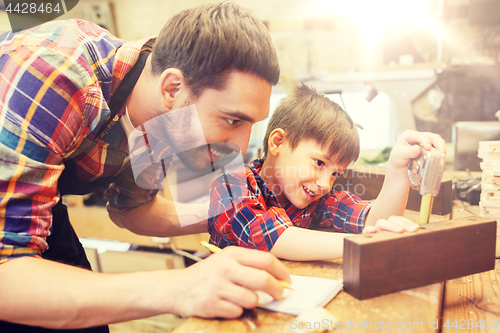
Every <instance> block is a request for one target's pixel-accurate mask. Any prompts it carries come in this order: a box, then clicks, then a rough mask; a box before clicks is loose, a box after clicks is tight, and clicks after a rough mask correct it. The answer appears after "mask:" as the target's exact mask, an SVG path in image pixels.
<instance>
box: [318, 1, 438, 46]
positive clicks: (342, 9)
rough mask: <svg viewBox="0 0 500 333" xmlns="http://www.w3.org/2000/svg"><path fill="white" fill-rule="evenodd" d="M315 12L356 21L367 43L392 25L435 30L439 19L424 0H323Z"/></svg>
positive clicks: (375, 40) (371, 41) (376, 39)
mask: <svg viewBox="0 0 500 333" xmlns="http://www.w3.org/2000/svg"><path fill="white" fill-rule="evenodd" d="M317 11H318V13H321V15H328V16H343V17H347V18H348V19H350V20H352V21H353V22H355V23H356V24H357V25H358V27H359V28H360V30H361V31H362V33H363V36H364V38H365V42H366V43H367V45H368V46H370V47H371V46H373V45H374V44H375V43H376V42H377V41H378V40H379V39H380V37H382V35H383V34H384V33H385V32H386V31H388V30H389V29H391V28H394V27H397V26H404V25H413V26H418V27H423V28H427V29H430V30H433V31H436V32H437V31H438V29H439V22H438V19H437V18H436V17H434V16H433V15H432V14H431V13H430V12H429V9H428V8H427V6H426V3H425V0H377V1H375V0H324V1H323V2H322V3H321V4H320V6H318V8H317Z"/></svg>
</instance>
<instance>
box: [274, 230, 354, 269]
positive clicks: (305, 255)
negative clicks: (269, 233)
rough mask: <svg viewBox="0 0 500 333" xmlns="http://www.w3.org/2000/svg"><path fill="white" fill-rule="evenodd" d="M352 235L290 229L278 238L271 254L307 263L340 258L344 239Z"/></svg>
mask: <svg viewBox="0 0 500 333" xmlns="http://www.w3.org/2000/svg"><path fill="white" fill-rule="evenodd" d="M349 236H352V234H345V233H337V232H324V231H318V230H310V229H304V228H297V227H290V228H288V229H286V230H285V231H284V232H283V233H282V234H281V236H280V237H279V238H278V240H277V241H276V243H275V244H274V246H273V248H272V249H271V251H270V252H271V254H274V255H275V256H276V257H278V258H280V259H287V260H295V261H308V260H333V259H339V258H342V254H343V249H344V238H345V237H349Z"/></svg>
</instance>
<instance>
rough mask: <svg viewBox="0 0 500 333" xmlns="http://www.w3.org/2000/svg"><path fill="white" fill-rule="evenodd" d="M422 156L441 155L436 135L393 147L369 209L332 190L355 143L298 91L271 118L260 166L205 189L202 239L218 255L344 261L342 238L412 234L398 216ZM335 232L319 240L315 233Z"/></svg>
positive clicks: (316, 98) (333, 114)
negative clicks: (240, 252) (250, 252)
mask: <svg viewBox="0 0 500 333" xmlns="http://www.w3.org/2000/svg"><path fill="white" fill-rule="evenodd" d="M420 146H422V147H423V149H427V150H428V149H430V148H431V146H434V147H436V148H437V149H438V150H440V151H441V152H444V151H445V149H444V140H443V139H442V138H441V137H440V136H439V135H437V134H432V133H419V132H415V131H406V132H404V133H403V134H402V136H401V137H400V139H399V140H398V142H397V143H396V145H395V146H394V148H393V150H392V153H391V156H390V158H389V161H388V163H387V169H386V170H387V172H386V177H385V181H384V185H383V187H382V190H381V191H380V194H379V196H378V198H377V200H376V201H375V203H372V202H368V201H362V200H361V199H360V198H359V197H356V196H354V195H353V194H351V193H348V192H344V191H337V190H335V189H332V187H333V183H334V181H335V179H336V178H337V177H339V176H341V175H342V172H343V171H344V170H345V169H346V168H347V167H348V166H349V165H350V164H351V163H353V162H354V161H356V159H357V158H358V156H359V149H360V148H359V136H358V132H357V129H356V126H355V125H354V123H353V122H352V120H351V118H350V117H349V115H348V114H347V113H346V112H345V111H344V110H342V108H341V107H340V106H339V105H337V104H336V103H334V102H332V101H330V100H329V99H328V98H326V97H324V96H322V95H319V94H318V93H316V91H315V90H313V89H311V88H309V87H307V86H305V85H303V86H301V87H298V88H296V90H295V92H294V94H292V95H291V96H288V97H286V98H285V99H284V100H283V101H282V103H281V104H280V106H279V107H278V108H277V109H276V111H275V112H274V114H273V116H272V118H271V120H270V122H269V125H268V128H267V132H266V136H265V138H264V158H263V159H262V160H259V159H257V160H254V161H252V162H251V163H250V164H249V165H245V166H243V167H242V168H240V169H238V170H236V171H235V172H234V173H230V174H225V175H224V174H223V175H221V176H220V177H218V178H217V179H216V180H215V181H214V182H213V183H212V186H211V191H210V195H211V199H210V212H209V216H210V218H209V223H208V231H209V233H210V234H211V237H210V242H211V243H212V244H215V245H217V246H219V247H226V246H228V245H238V246H242V247H247V248H255V249H258V250H263V251H269V252H271V253H272V254H274V255H275V256H277V257H278V258H282V259H288V260H329V259H335V258H341V257H342V250H343V239H344V237H346V236H347V235H346V233H361V232H376V231H377V230H388V231H392V232H403V231H415V230H417V229H418V225H417V224H416V223H414V222H412V221H409V220H407V219H405V218H403V217H401V216H396V215H402V214H403V212H404V210H405V207H406V202H407V198H408V190H409V186H410V185H409V181H408V175H407V165H408V161H409V160H410V159H412V158H415V157H417V156H419V154H420V150H421V148H420ZM325 227H329V228H333V231H335V232H334V233H325V232H320V231H317V230H310V229H313V228H325Z"/></svg>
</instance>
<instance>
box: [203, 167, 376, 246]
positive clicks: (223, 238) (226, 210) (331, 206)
mask: <svg viewBox="0 0 500 333" xmlns="http://www.w3.org/2000/svg"><path fill="white" fill-rule="evenodd" d="M262 163H263V161H262V160H254V161H252V162H250V164H249V165H245V166H243V167H241V168H239V169H238V170H237V171H235V172H232V173H228V174H223V175H221V176H219V177H218V178H217V179H215V180H214V182H213V183H212V186H211V189H210V211H209V220H208V232H209V233H210V243H212V244H215V245H217V246H219V247H221V248H223V247H226V246H229V245H238V246H242V247H246V248H252V249H258V250H263V251H270V250H271V249H272V247H273V245H274V244H275V243H276V241H277V240H278V237H279V236H280V235H281V234H282V233H283V231H285V230H286V229H287V228H288V227H290V226H295V227H300V228H308V229H315V228H331V229H332V231H336V232H347V233H361V232H362V230H363V226H364V222H365V218H366V215H367V214H368V211H369V210H370V208H371V207H372V202H369V201H363V200H361V199H360V198H359V197H357V196H355V195H353V194H351V193H349V192H345V191H337V190H335V189H334V188H333V189H332V190H331V191H330V192H329V193H328V194H327V195H325V196H323V197H322V198H321V199H319V200H317V201H314V202H313V203H311V204H310V205H309V206H307V207H306V208H303V209H299V208H297V207H295V206H294V205H292V204H291V203H290V202H287V203H286V204H285V205H284V206H282V205H280V204H279V203H278V199H277V198H276V195H275V194H274V193H273V192H272V191H271V189H270V188H269V187H268V186H267V185H266V183H265V182H264V180H263V179H262V178H261V177H260V175H259V171H260V170H261V168H262Z"/></svg>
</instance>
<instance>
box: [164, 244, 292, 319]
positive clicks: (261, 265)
mask: <svg viewBox="0 0 500 333" xmlns="http://www.w3.org/2000/svg"><path fill="white" fill-rule="evenodd" d="M277 279H280V280H284V281H287V282H289V283H291V279H290V275H289V273H288V272H287V270H286V269H285V267H284V266H283V265H282V264H281V263H280V261H279V260H278V259H277V258H276V257H275V256H273V255H271V254H270V253H267V252H262V251H257V250H249V249H245V248H240V247H234V246H230V247H228V248H225V249H224V250H223V251H222V252H220V253H217V254H213V255H211V256H210V257H208V258H207V259H205V260H204V261H202V262H199V263H197V264H195V265H193V266H190V267H188V268H186V269H184V270H182V273H181V274H180V276H179V278H178V279H177V280H176V281H169V282H166V283H176V284H177V286H178V288H179V289H178V295H177V297H176V298H175V309H174V310H175V311H174V312H175V313H176V314H178V315H180V316H182V317H190V316H198V317H204V318H214V317H225V318H237V317H239V316H241V314H242V313H243V308H246V309H250V308H255V307H256V306H257V302H258V297H257V294H256V293H255V292H254V291H255V290H262V291H264V292H266V293H268V294H269V295H271V296H273V297H274V298H275V299H281V298H282V295H283V287H282V286H281V285H280V283H279V282H278V280H277Z"/></svg>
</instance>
